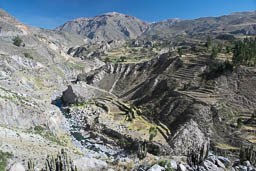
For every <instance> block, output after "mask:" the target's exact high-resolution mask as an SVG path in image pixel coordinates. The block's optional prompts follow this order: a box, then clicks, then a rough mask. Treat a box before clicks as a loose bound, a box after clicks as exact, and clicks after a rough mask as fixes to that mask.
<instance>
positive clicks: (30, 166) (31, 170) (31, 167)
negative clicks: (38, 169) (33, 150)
mask: <svg viewBox="0 0 256 171" xmlns="http://www.w3.org/2000/svg"><path fill="white" fill-rule="evenodd" d="M34 170H35V164H34V162H32V161H31V160H29V161H28V171H34Z"/></svg>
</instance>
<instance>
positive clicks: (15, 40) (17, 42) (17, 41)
mask: <svg viewBox="0 0 256 171" xmlns="http://www.w3.org/2000/svg"><path fill="white" fill-rule="evenodd" d="M12 41H13V44H14V45H15V46H18V47H20V46H21V44H22V42H23V40H22V39H21V38H20V37H19V36H16V37H14V38H13V39H12Z"/></svg>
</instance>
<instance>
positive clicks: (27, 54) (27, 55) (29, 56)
mask: <svg viewBox="0 0 256 171" xmlns="http://www.w3.org/2000/svg"><path fill="white" fill-rule="evenodd" d="M24 56H25V57H26V58H29V59H33V57H32V55H31V54H30V53H28V52H25V53H24Z"/></svg>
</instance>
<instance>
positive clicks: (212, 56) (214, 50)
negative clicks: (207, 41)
mask: <svg viewBox="0 0 256 171" xmlns="http://www.w3.org/2000/svg"><path fill="white" fill-rule="evenodd" d="M217 55H218V49H217V48H216V47H213V48H212V53H211V56H210V58H211V59H215V58H216V57H217Z"/></svg>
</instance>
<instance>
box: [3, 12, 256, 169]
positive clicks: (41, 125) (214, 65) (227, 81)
mask: <svg viewBox="0 0 256 171" xmlns="http://www.w3.org/2000/svg"><path fill="white" fill-rule="evenodd" d="M63 31H65V32H63ZM254 33H255V12H247V13H234V14H232V15H227V16H222V17H216V18H213V17H212V18H200V19H196V20H190V21H181V20H179V19H171V20H166V21H162V22H158V23H153V24H148V23H145V22H142V21H140V20H138V19H136V18H134V17H130V16H126V15H123V14H119V13H115V12H114V13H106V14H103V15H101V16H97V17H94V18H87V19H86V18H80V19H76V20H74V21H71V22H68V23H66V24H64V25H63V26H61V27H59V28H57V29H56V30H46V29H40V28H34V27H30V26H27V25H24V24H22V23H20V22H19V21H18V20H17V19H15V18H13V17H12V16H10V15H9V14H8V13H6V12H5V11H3V10H0V118H1V119H0V170H6V169H8V168H11V170H15V169H16V170H18V169H17V168H19V170H22V171H23V170H25V168H26V169H30V170H40V169H42V168H45V170H49V168H51V167H52V168H56V167H59V166H63V167H69V166H70V168H73V170H75V169H74V168H75V167H77V168H78V170H113V169H114V170H138V171H143V170H149V171H154V170H182V171H183V170H184V171H185V170H202V171H205V170H234V169H236V170H253V167H254V166H255V164H256V159H255V156H256V150H255V148H254V147H253V145H255V142H256V137H255V130H256V119H255V112H256V111H255V110H254V109H255V107H256V101H255V98H254V97H255V95H256V94H255V92H256V90H255V76H256V71H255V67H247V66H236V65H234V63H232V55H233V54H232V48H233V44H232V43H233V41H230V39H225V38H226V37H225V36H228V38H230V36H231V38H232V40H234V39H239V40H241V39H242V38H243V36H244V35H247V36H250V37H253V34H254ZM81 35H82V36H81ZM195 35H196V36H195ZM202 35H203V36H202ZM219 35H222V36H221V37H219V38H218V36H219ZM223 35H224V39H223ZM207 36H211V40H209V42H208V41H206V37H207ZM170 37H172V39H170ZM148 38H149V39H150V40H148ZM215 38H216V39H215ZM86 39H87V40H91V41H86ZM130 39H134V40H130ZM247 41H248V40H247ZM251 42H253V41H251ZM250 47H251V46H250ZM253 59H254V58H253ZM102 60H104V62H103V61H102ZM249 64H250V65H253V64H254V63H249ZM249 146H250V147H249ZM63 149H65V150H63ZM60 151H61V154H58V152H60ZM65 151H66V152H67V153H68V154H69V157H68V155H67V153H66V152H65ZM212 153H214V154H216V155H214V154H212ZM57 154H58V155H57ZM48 155H53V157H51V158H49V157H47V156H48ZM56 155H57V158H56ZM223 156H224V157H223ZM226 157H230V160H231V161H230V160H229V159H228V158H226ZM71 158H72V159H73V160H74V161H73V162H72V160H71ZM238 158H239V160H237V159H238ZM45 161H47V162H48V163H47V165H45ZM74 165H75V166H74ZM24 166H25V168H24ZM31 167H32V168H31ZM52 170H54V169H52ZM55 170H57V169H55ZM62 170H65V169H62ZM66 170H68V169H67V168H66ZM71 170H72V169H71Z"/></svg>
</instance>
